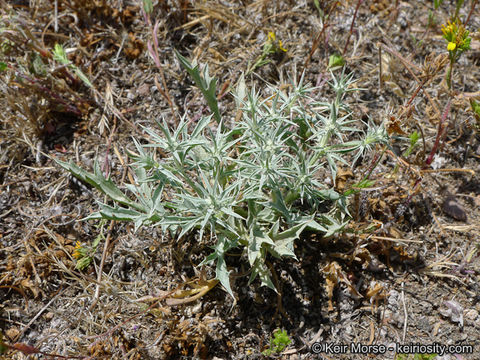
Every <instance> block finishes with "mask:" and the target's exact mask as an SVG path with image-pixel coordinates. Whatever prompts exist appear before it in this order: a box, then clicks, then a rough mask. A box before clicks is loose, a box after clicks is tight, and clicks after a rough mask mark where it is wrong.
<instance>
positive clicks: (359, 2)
mask: <svg viewBox="0 0 480 360" xmlns="http://www.w3.org/2000/svg"><path fill="white" fill-rule="evenodd" d="M362 3H363V0H358V2H357V7H356V8H355V12H354V13H353V19H352V23H351V24H350V31H349V33H348V37H347V42H346V43H345V47H344V48H343V56H345V53H346V52H347V48H348V44H349V43H350V38H351V37H352V33H353V25H354V24H355V20H356V19H357V13H358V9H359V8H360V5H361V4H362Z"/></svg>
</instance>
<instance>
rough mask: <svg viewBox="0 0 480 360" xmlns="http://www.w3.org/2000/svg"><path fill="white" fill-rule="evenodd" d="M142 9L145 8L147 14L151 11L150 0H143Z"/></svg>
mask: <svg viewBox="0 0 480 360" xmlns="http://www.w3.org/2000/svg"><path fill="white" fill-rule="evenodd" d="M143 10H145V12H146V13H147V14H151V13H152V11H153V4H152V0H143Z"/></svg>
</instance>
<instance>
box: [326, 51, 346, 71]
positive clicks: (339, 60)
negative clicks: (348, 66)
mask: <svg viewBox="0 0 480 360" xmlns="http://www.w3.org/2000/svg"><path fill="white" fill-rule="evenodd" d="M343 65H345V59H344V58H343V56H342V55H338V54H333V55H330V57H329V58H328V68H329V69H331V70H334V69H339V68H342V67H343Z"/></svg>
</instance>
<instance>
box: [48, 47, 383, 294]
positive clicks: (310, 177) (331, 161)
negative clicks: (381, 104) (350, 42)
mask: <svg viewBox="0 0 480 360" xmlns="http://www.w3.org/2000/svg"><path fill="white" fill-rule="evenodd" d="M176 55H177V57H178V59H179V61H180V63H181V64H182V66H183V67H184V68H185V69H186V71H187V72H188V73H189V75H190V76H191V77H192V79H193V80H194V82H195V84H196V86H197V87H198V88H199V89H200V90H201V92H202V93H203V95H204V96H205V98H206V101H207V104H208V106H209V108H210V110H211V112H212V115H211V116H206V117H202V118H201V119H200V120H199V121H198V122H197V123H196V125H195V126H194V128H193V130H191V131H189V129H188V123H187V121H186V120H185V118H183V119H182V120H181V121H180V123H179V124H178V125H177V127H176V128H175V129H171V128H170V127H169V126H168V125H167V123H166V122H165V120H163V121H158V122H157V123H158V129H153V128H145V131H146V133H147V134H148V135H149V136H150V143H149V144H148V145H141V144H140V143H139V142H138V141H137V140H136V139H133V143H134V146H135V148H136V150H135V151H130V152H129V156H130V157H131V158H132V159H133V163H132V165H131V166H132V168H133V170H134V173H135V174H136V178H135V181H136V183H135V184H125V185H124V189H123V190H121V189H120V187H119V186H117V185H116V184H115V183H114V182H113V181H111V180H110V179H107V178H105V177H104V175H103V174H102V172H101V170H100V167H99V165H98V163H95V166H94V172H93V173H89V172H87V171H85V170H83V169H82V168H80V167H79V166H77V165H76V164H74V163H73V162H72V161H70V162H68V163H67V162H63V161H60V160H56V161H57V163H58V164H60V165H61V166H62V167H63V168H65V169H67V170H68V171H70V172H71V173H72V174H73V175H75V176H76V177H78V178H79V179H81V180H83V181H84V182H87V183H89V184H91V185H93V186H94V187H96V188H97V189H99V190H100V191H101V192H103V193H104V194H106V195H107V196H108V197H109V198H110V199H111V200H113V202H112V203H111V204H100V210H99V211H98V212H96V213H94V214H92V215H91V216H89V217H88V219H111V220H125V221H132V222H134V224H135V229H138V228H139V227H140V226H159V227H161V229H162V231H163V232H164V233H166V232H170V233H172V234H176V235H177V238H181V237H183V236H185V235H187V234H189V233H191V232H193V231H196V232H198V238H199V240H200V241H202V239H204V240H205V238H208V242H209V244H210V246H211V248H212V252H211V253H210V255H208V256H207V257H206V258H205V259H204V260H203V262H202V263H201V265H207V264H212V265H213V264H214V265H215V266H216V277H217V279H218V280H219V281H220V282H221V284H222V285H223V286H224V288H225V289H226V290H227V291H228V293H229V294H230V295H232V296H233V292H232V289H231V287H230V281H229V270H228V268H227V262H226V257H227V252H229V251H231V250H232V249H237V251H238V249H240V250H241V251H243V254H244V255H245V259H246V261H248V263H249V264H250V267H251V271H250V282H252V281H253V280H255V279H256V278H257V277H258V278H259V279H260V281H261V284H262V285H266V286H268V287H270V288H272V289H274V290H275V286H274V284H273V282H272V280H271V273H270V270H269V268H268V267H267V265H266V263H265V261H266V259H267V256H268V254H270V255H271V256H273V257H275V258H282V257H288V258H294V259H296V257H295V253H294V246H293V244H294V241H295V240H296V239H298V238H299V236H300V235H301V233H302V232H303V231H305V230H306V229H308V230H309V231H314V232H319V233H322V234H323V235H324V236H325V237H329V236H332V235H333V234H335V233H338V232H341V231H342V230H343V229H344V228H345V226H346V225H347V223H348V220H349V218H350V214H349V212H348V208H347V205H348V202H347V200H348V199H347V196H346V195H345V194H340V193H338V192H337V191H335V189H334V184H333V182H334V181H335V178H336V174H337V164H339V163H341V164H344V165H346V166H351V165H353V164H354V163H355V162H356V161H357V160H358V159H359V158H360V157H362V156H363V155H364V154H365V153H367V152H369V151H371V150H372V149H373V146H374V144H377V143H382V144H387V143H388V135H387V133H386V131H385V129H384V127H383V126H382V125H380V126H373V125H371V124H368V127H367V130H366V132H361V131H359V129H358V121H356V120H353V119H352V118H351V111H350V109H348V107H347V106H346V105H345V104H344V103H343V100H344V98H345V95H346V94H347V93H348V92H351V91H355V90H358V89H355V88H353V86H352V85H353V83H354V80H353V78H352V75H345V74H344V73H343V72H342V73H341V75H340V76H339V77H335V76H334V75H333V74H332V78H333V80H332V82H331V83H330V86H331V88H332V90H333V92H334V94H335V97H334V99H333V100H332V101H330V102H324V101H318V100H315V99H314V98H313V97H312V96H311V95H312V94H313V93H314V91H315V90H318V89H315V88H308V87H306V86H304V84H303V83H304V79H303V76H302V78H301V79H300V81H299V82H298V83H297V84H294V85H293V86H292V87H290V88H289V89H290V90H289V91H288V92H287V91H281V90H279V89H277V88H275V87H273V86H268V89H267V90H268V92H269V94H271V96H269V97H267V98H263V97H262V96H261V95H260V93H259V92H257V91H256V90H255V89H252V90H248V89H247V87H246V84H245V81H244V78H243V76H242V77H241V78H240V80H239V82H238V85H237V88H236V91H235V92H234V94H233V95H234V97H235V102H236V106H237V111H238V110H239V111H241V117H240V119H238V118H237V120H238V121H235V122H234V123H233V124H232V125H229V124H227V123H226V122H224V120H223V119H224V118H222V116H221V114H220V111H219V108H218V103H217V98H216V80H215V79H214V78H211V77H210V76H209V74H208V67H207V66H205V67H204V68H203V70H201V69H200V68H199V66H198V64H197V63H196V62H194V63H193V64H192V63H190V62H189V61H188V60H187V59H186V58H184V57H183V56H181V55H180V54H178V53H176ZM351 138H356V139H357V140H348V139H351ZM347 140H348V141H347ZM156 148H159V149H161V150H162V152H163V153H165V154H167V156H166V157H164V158H162V159H158V160H157V157H156V156H155V149H156ZM327 179H330V181H327ZM332 180H333V181H332ZM128 193H130V194H129V195H127V194H128ZM350 193H351V192H350ZM206 234H208V237H207V236H205V235H206Z"/></svg>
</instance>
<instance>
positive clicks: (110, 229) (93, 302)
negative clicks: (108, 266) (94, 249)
mask: <svg viewBox="0 0 480 360" xmlns="http://www.w3.org/2000/svg"><path fill="white" fill-rule="evenodd" d="M114 224H115V220H111V221H110V226H109V227H108V233H107V237H106V239H105V245H104V246H103V253H102V260H101V261H100V267H99V269H98V274H97V287H96V288H95V295H94V296H93V301H92V305H90V309H89V310H90V311H92V309H93V308H94V307H95V305H97V302H98V297H99V295H100V284H101V282H102V273H103V266H104V264H105V258H106V257H107V251H108V247H109V245H110V238H111V236H112V229H113V225H114Z"/></svg>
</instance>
